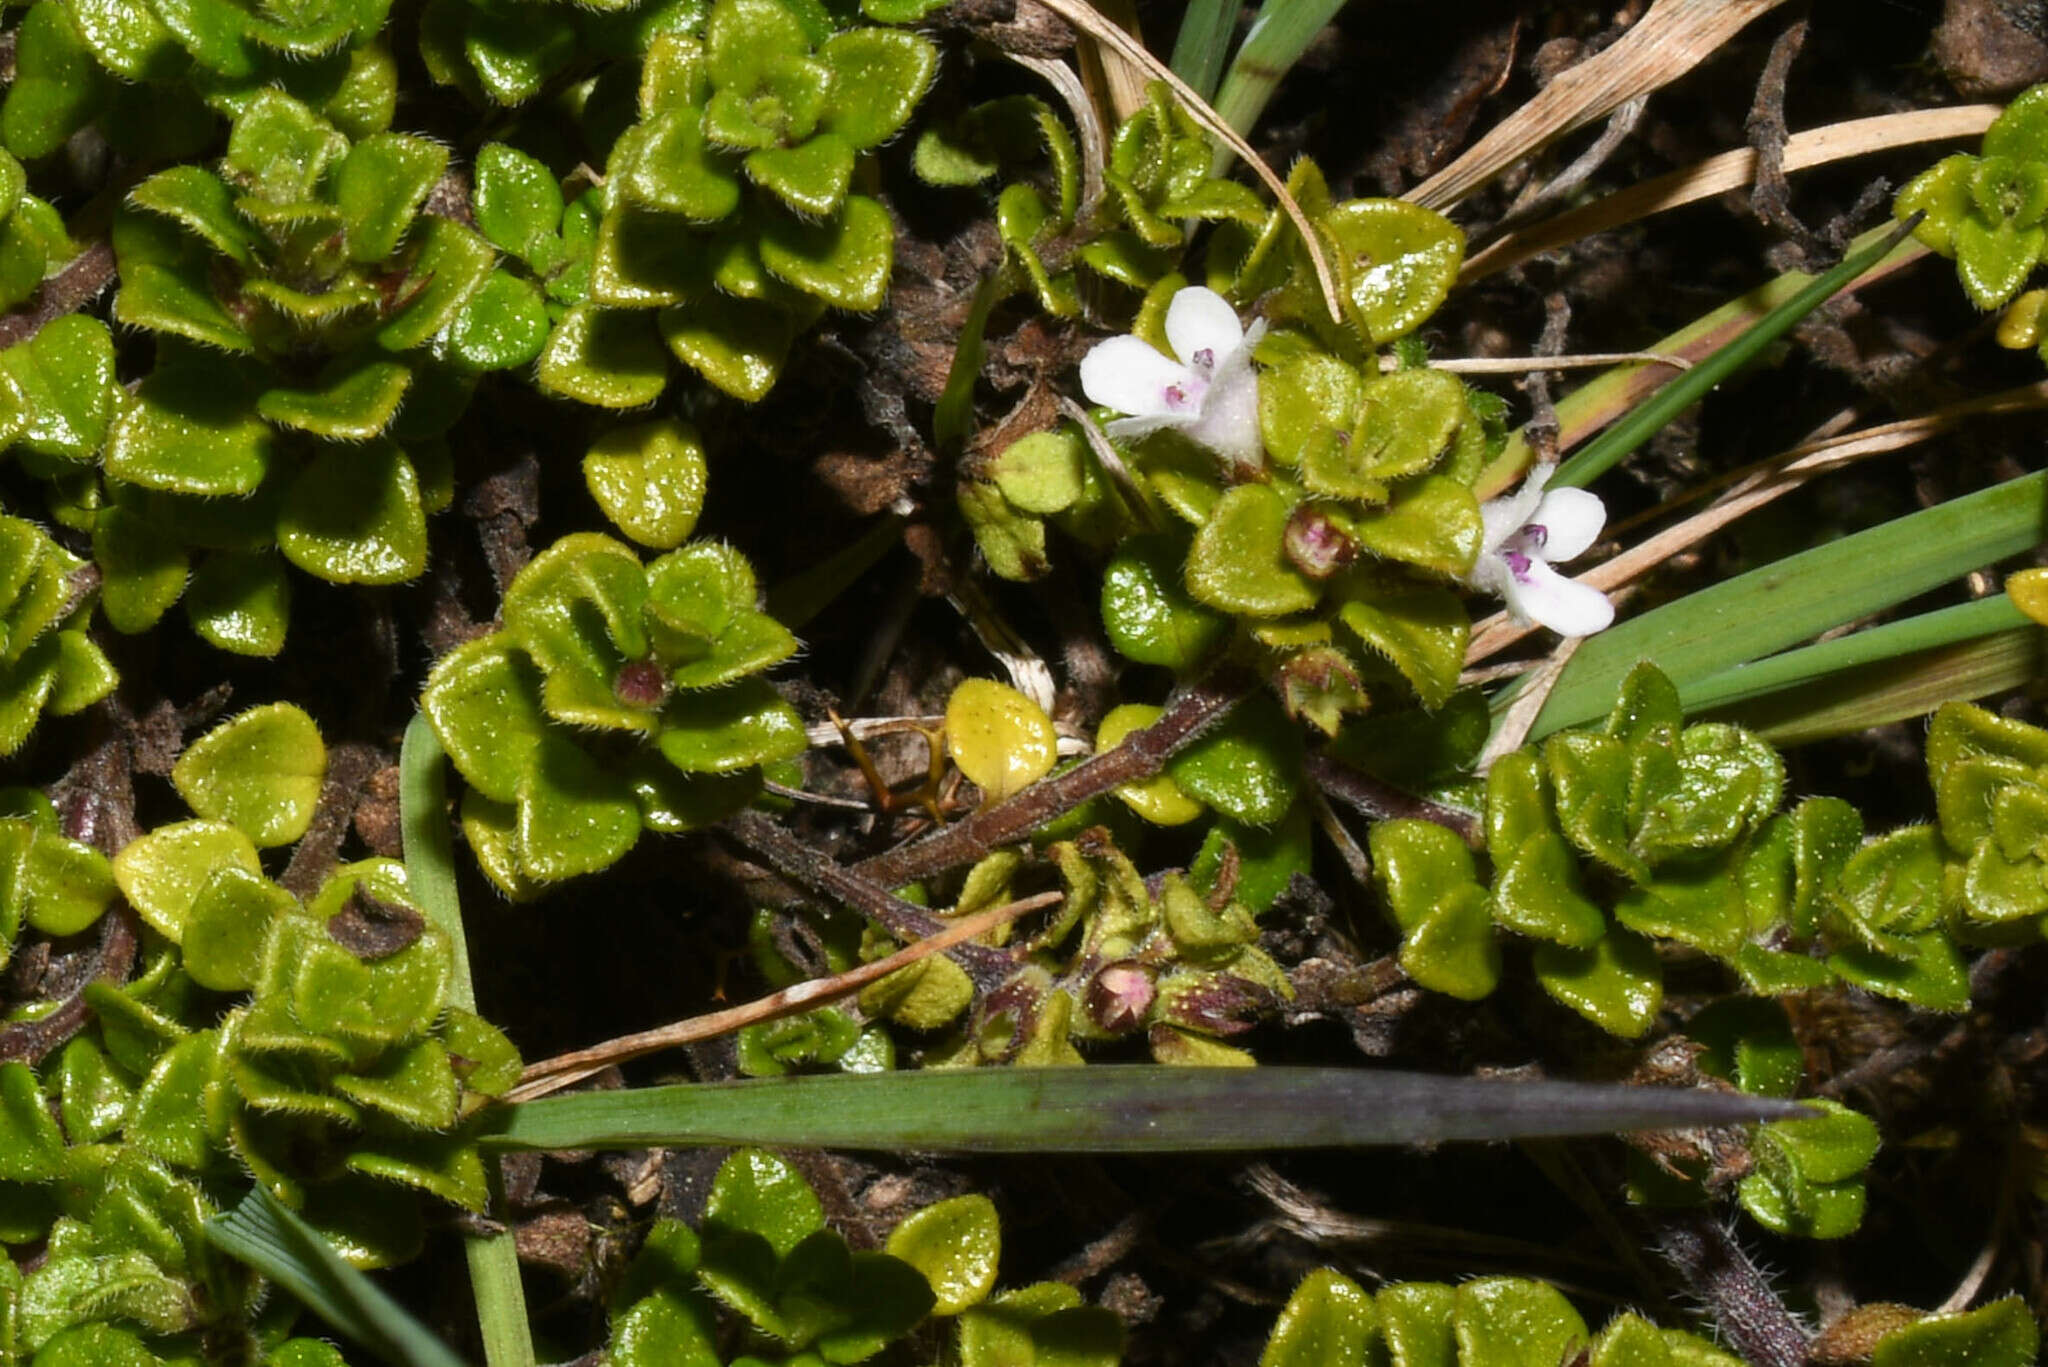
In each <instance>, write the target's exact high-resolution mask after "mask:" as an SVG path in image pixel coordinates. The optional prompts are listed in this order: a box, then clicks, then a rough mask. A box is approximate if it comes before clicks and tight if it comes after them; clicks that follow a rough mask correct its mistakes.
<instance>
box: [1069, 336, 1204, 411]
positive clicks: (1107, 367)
mask: <svg viewBox="0 0 2048 1367" xmlns="http://www.w3.org/2000/svg"><path fill="white" fill-rule="evenodd" d="M1193 378H1194V377H1193V376H1191V375H1190V374H1188V368H1187V367H1186V366H1184V365H1181V364H1179V363H1178V362H1176V361H1174V360H1172V359H1170V358H1168V357H1165V356H1161V355H1160V354H1159V353H1158V352H1157V351H1155V350H1153V348H1152V346H1151V344H1150V343H1148V342H1145V341H1144V340H1142V339H1140V338H1137V337H1129V336H1125V337H1112V338H1110V339H1109V340H1108V341H1105V342H1099V343H1097V344H1096V345H1095V347H1094V349H1093V350H1091V351H1090V352H1089V353H1088V354H1087V355H1086V356H1083V357H1082V358H1081V392H1082V393H1084V394H1086V395H1087V396H1088V399H1089V402H1091V403H1099V404H1101V405H1102V406H1103V407H1104V408H1114V409H1115V410H1116V411H1117V412H1119V413H1137V414H1141V415H1144V416H1148V417H1149V416H1161V417H1163V416H1165V415H1166V414H1168V413H1171V412H1172V411H1173V409H1172V405H1171V404H1170V402H1169V401H1168V399H1167V397H1166V390H1167V387H1168V386H1169V385H1182V386H1186V385H1188V384H1189V383H1190V382H1191V381H1192V380H1193Z"/></svg>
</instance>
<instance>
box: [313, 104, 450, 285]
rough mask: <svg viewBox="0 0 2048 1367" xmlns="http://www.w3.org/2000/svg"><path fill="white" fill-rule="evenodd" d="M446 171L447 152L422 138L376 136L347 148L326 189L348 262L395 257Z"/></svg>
mask: <svg viewBox="0 0 2048 1367" xmlns="http://www.w3.org/2000/svg"><path fill="white" fill-rule="evenodd" d="M447 168H448V149H447V148H445V147H442V146H441V145H440V144H438V143H433V142H428V141H427V140H426V139H425V138H415V137H408V136H406V135H405V134H402V133H375V134H372V135H371V136H370V137H367V138H365V139H363V140H362V141H361V142H358V143H357V144H356V145H355V146H354V147H351V148H350V149H349V151H348V155H347V156H345V157H343V158H342V160H341V164H340V165H339V166H337V167H336V168H335V170H334V182H333V185H332V187H331V193H332V194H333V197H334V205H335V207H336V208H338V209H340V210H341V220H342V231H343V232H344V233H345V234H346V235H347V239H348V255H349V260H351V261H361V262H365V263H368V262H375V261H382V260H383V259H384V258H385V257H387V256H390V255H391V253H392V252H394V251H396V250H397V249H398V243H399V241H400V239H402V238H403V237H404V236H405V232H406V229H407V228H409V227H410V226H411V225H412V220H413V215H414V214H416V213H418V212H419V208H420V205H421V204H423V203H425V202H426V198H427V192H428V191H430V190H432V189H433V188H434V183H435V182H436V181H438V180H439V179H440V178H441V173H442V172H443V171H445V170H446V169H447Z"/></svg>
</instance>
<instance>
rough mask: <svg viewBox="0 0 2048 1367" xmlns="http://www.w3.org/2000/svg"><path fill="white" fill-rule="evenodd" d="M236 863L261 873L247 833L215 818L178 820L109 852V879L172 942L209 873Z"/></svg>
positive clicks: (182, 933)
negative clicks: (114, 852) (111, 863)
mask: <svg viewBox="0 0 2048 1367" xmlns="http://www.w3.org/2000/svg"><path fill="white" fill-rule="evenodd" d="M223 868H238V869H241V870H243V871H244V872H247V873H253V874H261V873H262V872H263V865H262V862H261V861H260V860H259V859H258V858H257V856H256V846H255V845H254V844H252V843H251V842H250V840H249V837H248V836H246V835H244V834H242V833H241V832H240V831H238V830H236V829H235V828H234V827H233V826H230V825H228V824H226V823H225V822H221V821H180V822H177V823H175V824H173V825H169V826H159V827H157V828H156V829H155V830H153V831H150V832H149V833H148V834H146V835H143V836H141V837H139V838H137V839H135V840H131V841H129V842H128V844H127V845H125V846H123V847H122V849H121V852H120V853H119V854H117V855H115V856H114V881H115V882H116V883H118V884H119V885H120V887H121V895H122V896H124V897H126V898H127V899H128V904H129V905H130V906H132V907H134V908H135V910H136V913H137V914H138V915H140V916H141V917H142V919H143V920H145V921H147V922H148V923H149V924H150V925H151V926H152V927H153V928H154V929H155V930H157V931H158V932H159V933H160V934H162V935H163V937H164V938H165V939H167V940H169V941H171V943H173V944H177V943H179V942H181V941H182V940H183V939H184V936H185V919H186V917H187V916H189V915H190V914H191V911H192V904H193V902H194V901H195V900H197V898H198V896H199V894H200V893H201V892H202V891H204V890H205V888H206V885H207V883H208V882H209V881H211V880H212V878H213V876H214V873H215V872H216V871H217V870H219V869H223Z"/></svg>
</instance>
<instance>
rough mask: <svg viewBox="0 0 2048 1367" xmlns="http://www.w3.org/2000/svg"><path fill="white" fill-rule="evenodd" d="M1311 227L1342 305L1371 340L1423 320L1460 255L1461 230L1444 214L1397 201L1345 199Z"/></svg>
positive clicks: (1454, 273)
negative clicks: (1323, 244) (1319, 237)
mask: <svg viewBox="0 0 2048 1367" xmlns="http://www.w3.org/2000/svg"><path fill="white" fill-rule="evenodd" d="M1316 226H1317V227H1318V228H1319V229H1320V230H1321V231H1322V234H1323V237H1324V239H1325V240H1326V241H1327V242H1328V243H1329V246H1330V255H1331V263H1332V264H1333V265H1334V266H1335V267H1336V270H1337V280H1338V286H1339V290H1340V293H1341V296H1342V298H1343V300H1344V303H1345V304H1346V305H1347V306H1348V308H1349V309H1350V311H1351V314H1352V316H1353V318H1355V319H1356V320H1357V322H1358V324H1359V326H1361V327H1362V328H1364V329H1365V333H1366V336H1367V337H1369V338H1370V339H1371V340H1372V341H1373V342H1374V343H1375V344H1384V343H1387V342H1391V341H1393V340H1394V339H1395V338H1396V337H1403V336H1406V335H1407V334H1408V333H1411V332H1413V331H1414V330H1415V329H1416V328H1418V327H1420V326H1422V324H1423V321H1424V320H1425V319H1427V318H1428V317H1429V316H1430V315H1431V314H1432V313H1435V312H1436V311H1437V307H1438V306H1439V305H1440V304H1442V303H1443V301H1444V296H1445V295H1446V294H1448V293H1449V292H1450V288H1451V285H1452V283H1453V282H1455V281H1456V280H1457V278H1458V267H1459V266H1461V265H1463V264H1464V260H1465V234H1464V233H1463V232H1461V231H1459V229H1458V228H1457V227H1456V226H1455V225H1454V224H1452V223H1451V221H1450V220H1449V219H1447V218H1445V217H1444V216H1443V215H1442V214H1439V213H1437V212H1435V211H1434V210H1430V209H1425V208H1423V207H1421V206H1420V205H1417V204H1408V203H1405V202H1403V201H1401V200H1398V199H1354V200H1349V201H1347V202H1345V203H1343V204H1339V205H1337V206H1336V207H1335V208H1333V209H1331V210H1330V211H1329V212H1328V213H1325V214H1323V215H1322V216H1321V217H1320V218H1318V219H1317V220H1316ZM1404 373H1407V372H1404Z"/></svg>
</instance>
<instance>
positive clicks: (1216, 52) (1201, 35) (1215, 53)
mask: <svg viewBox="0 0 2048 1367" xmlns="http://www.w3.org/2000/svg"><path fill="white" fill-rule="evenodd" d="M1243 10H1244V5H1243V3H1242V0H1188V7H1187V11H1186V12H1185V13H1184V14H1182V15H1181V17H1180V32H1179V33H1178V34H1176V35H1175V37H1174V40H1173V56H1172V57H1170V58H1169V59H1167V63H1166V64H1167V65H1168V66H1170V67H1172V68H1173V70H1174V74H1175V75H1177V76H1179V77H1180V78H1181V79H1182V80H1183V81H1186V82H1187V83H1188V84H1189V85H1191V86H1193V87H1194V88H1195V89H1196V90H1198V91H1200V92H1201V95H1202V98H1203V99H1205V100H1208V99H1214V98H1215V96H1216V82H1217V81H1219V80H1221V79H1222V77H1223V62H1224V59H1225V58H1227V57H1228V56H1229V55H1230V40H1231V37H1232V36H1233V35H1234V34H1235V33H1236V32H1237V16H1238V15H1239V14H1240V13H1242V12H1243ZM1237 131H1238V132H1240V133H1242V132H1243V131H1244V129H1243V127H1242V126H1240V127H1239V128H1238V130H1237Z"/></svg>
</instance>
